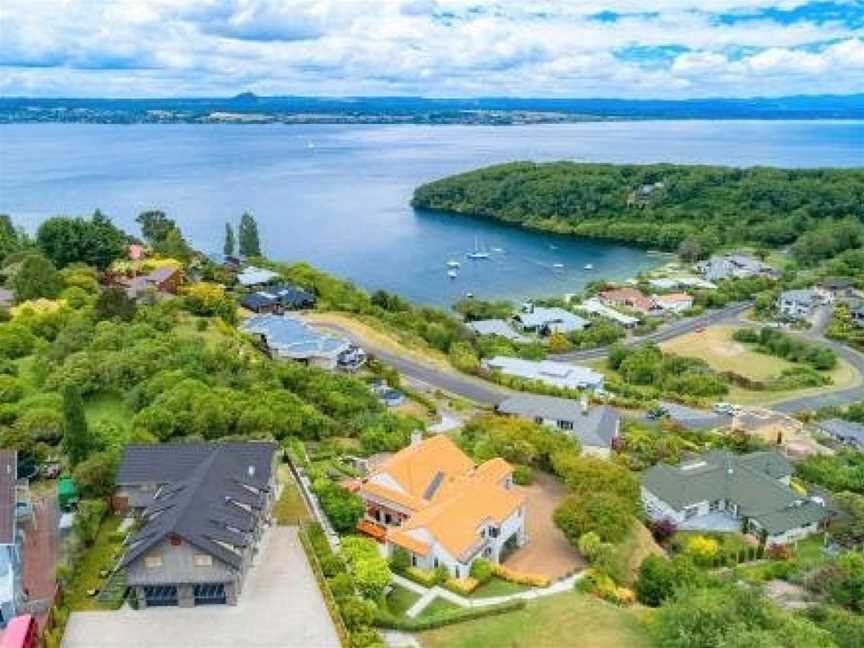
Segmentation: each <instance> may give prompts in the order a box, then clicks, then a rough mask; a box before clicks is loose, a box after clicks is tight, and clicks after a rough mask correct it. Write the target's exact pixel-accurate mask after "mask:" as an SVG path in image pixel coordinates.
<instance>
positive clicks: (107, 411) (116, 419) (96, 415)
mask: <svg viewBox="0 0 864 648" xmlns="http://www.w3.org/2000/svg"><path fill="white" fill-rule="evenodd" d="M84 414H85V416H86V417H87V423H88V424H90V425H93V424H94V423H96V422H98V421H107V422H108V423H113V424H114V425H116V426H117V427H118V428H120V429H121V430H128V429H129V428H130V427H131V424H132V417H133V416H134V415H135V414H134V412H133V411H132V410H131V409H129V408H128V407H127V406H126V403H125V402H124V400H123V396H122V395H121V394H119V393H117V392H101V393H98V394H93V395H92V396H88V397H87V399H86V400H85V401H84Z"/></svg>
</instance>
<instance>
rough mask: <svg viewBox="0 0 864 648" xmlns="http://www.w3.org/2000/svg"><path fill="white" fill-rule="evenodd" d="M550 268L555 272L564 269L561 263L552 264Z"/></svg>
mask: <svg viewBox="0 0 864 648" xmlns="http://www.w3.org/2000/svg"><path fill="white" fill-rule="evenodd" d="M552 267H553V268H554V269H555V270H563V269H564V264H563V263H553V264H552Z"/></svg>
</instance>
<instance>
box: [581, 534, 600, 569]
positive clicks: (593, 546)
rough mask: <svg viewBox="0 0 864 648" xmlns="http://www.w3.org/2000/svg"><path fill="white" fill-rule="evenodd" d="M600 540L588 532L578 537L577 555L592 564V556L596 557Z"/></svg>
mask: <svg viewBox="0 0 864 648" xmlns="http://www.w3.org/2000/svg"><path fill="white" fill-rule="evenodd" d="M601 542H602V540H600V536H598V535H597V534H596V533H594V532H593V531H588V532H587V533H583V534H582V535H581V536H579V546H578V548H579V553H580V554H582V556H584V558H585V560H587V561H588V562H593V560H594V556H596V555H597V550H598V549H599V548H600V544H601Z"/></svg>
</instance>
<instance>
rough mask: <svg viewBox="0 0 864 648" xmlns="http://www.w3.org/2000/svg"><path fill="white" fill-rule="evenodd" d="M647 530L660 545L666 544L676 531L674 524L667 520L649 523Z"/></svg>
mask: <svg viewBox="0 0 864 648" xmlns="http://www.w3.org/2000/svg"><path fill="white" fill-rule="evenodd" d="M649 528H650V530H651V535H652V536H653V537H654V540H655V541H657V542H658V543H660V544H664V543H666V541H667V540H669V538H671V537H672V536H673V535H675V532H676V531H677V530H678V527H677V526H676V525H675V522H674V521H673V520H671V519H669V518H662V519H660V520H655V521H653V522H651V524H650V526H649Z"/></svg>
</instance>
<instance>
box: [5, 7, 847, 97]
mask: <svg viewBox="0 0 864 648" xmlns="http://www.w3.org/2000/svg"><path fill="white" fill-rule="evenodd" d="M242 91H252V92H255V93H257V94H260V95H308V96H383V95H412V96H425V97H477V96H485V97H489V96H520V97H622V98H669V99H677V98H695V97H717V96H725V97H749V96H783V95H793V94H827V93H836V94H849V93H861V92H864V0H835V1H833V2H812V1H808V0H775V1H773V2H770V1H768V0H653V1H647V0H617V1H613V0H554V1H553V0H498V1H495V0H488V1H480V0H474V1H470V0H469V1H466V0H0V95H4V96H34V97H37V96H41V97H179V96H232V95H234V94H236V93H238V92H242Z"/></svg>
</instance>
